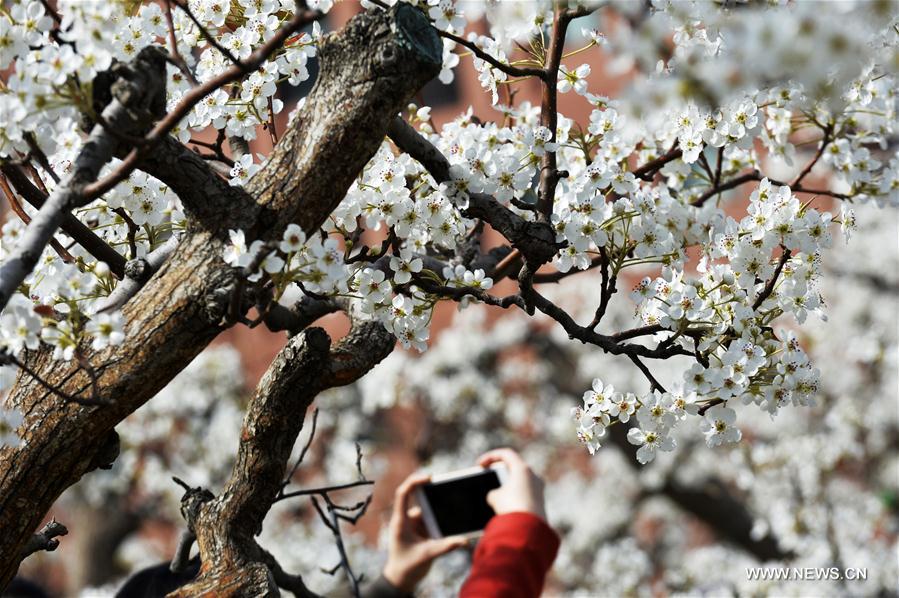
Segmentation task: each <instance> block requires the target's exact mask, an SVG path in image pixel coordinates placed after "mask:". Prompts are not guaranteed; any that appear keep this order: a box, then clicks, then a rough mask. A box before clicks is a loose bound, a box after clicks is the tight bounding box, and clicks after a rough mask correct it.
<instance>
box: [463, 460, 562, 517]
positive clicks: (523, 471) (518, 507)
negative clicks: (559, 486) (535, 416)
mask: <svg viewBox="0 0 899 598" xmlns="http://www.w3.org/2000/svg"><path fill="white" fill-rule="evenodd" d="M493 463H502V464H503V465H505V466H506V481H505V482H504V483H503V485H502V486H500V487H499V488H497V489H495V490H491V491H490V492H488V493H487V502H488V503H489V504H490V506H491V507H493V510H494V512H495V513H496V514H497V515H502V514H503V513H521V512H525V513H532V514H534V515H537V516H538V517H540V518H541V519H543V520H544V521H546V507H545V506H544V502H543V480H541V479H540V477H539V476H538V475H537V474H535V473H534V472H533V471H531V468H530V467H528V464H527V463H525V462H524V460H523V459H522V458H521V455H519V454H518V453H516V452H515V451H513V450H512V449H510V448H500V449H494V450H492V451H489V452H486V453H484V454H483V455H481V457H480V458H479V459H478V465H480V466H481V467H489V466H490V465H492V464H493Z"/></svg>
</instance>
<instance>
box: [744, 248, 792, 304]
mask: <svg viewBox="0 0 899 598" xmlns="http://www.w3.org/2000/svg"><path fill="white" fill-rule="evenodd" d="M780 248H781V249H782V250H783V253H781V254H780V261H778V262H777V267H776V268H775V269H774V274H772V275H771V278H770V279H768V282H767V284H765V288H763V289H762V292H761V293H759V295H758V297H756V298H755V301H753V302H752V309H753V311H754V310H757V309H758V308H759V307H761V305H762V303H764V302H765V299H767V298H768V297H770V296H771V293H773V292H774V285H776V284H777V279H778V278H779V277H780V273H781V272H782V271H783V269H784V264H786V263H787V261H788V260H789V259H790V250H789V249H787V248H786V247H784V246H783V245H781V246H780Z"/></svg>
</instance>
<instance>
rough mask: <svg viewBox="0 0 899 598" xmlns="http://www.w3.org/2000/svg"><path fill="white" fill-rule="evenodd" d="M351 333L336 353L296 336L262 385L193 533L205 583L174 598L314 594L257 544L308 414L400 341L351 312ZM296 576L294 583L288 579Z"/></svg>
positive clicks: (313, 336) (324, 342)
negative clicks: (222, 480)
mask: <svg viewBox="0 0 899 598" xmlns="http://www.w3.org/2000/svg"><path fill="white" fill-rule="evenodd" d="M348 313H349V314H350V316H351V320H352V322H353V325H352V328H351V330H350V332H349V334H348V335H347V336H346V337H344V338H343V339H341V340H340V342H339V343H337V345H335V346H334V347H333V348H331V346H330V339H329V338H328V335H327V334H326V333H325V332H324V331H323V330H322V329H320V328H310V329H308V330H306V331H304V332H303V333H301V334H298V335H296V336H294V337H292V338H291V339H290V340H289V341H288V343H287V345H286V346H285V347H284V348H283V349H282V350H281V352H280V353H279V354H278V355H277V357H275V360H274V361H273V362H272V364H271V366H269V369H268V370H267V371H266V373H265V375H264V376H263V377H262V380H260V382H259V385H258V386H257V388H256V392H255V393H254V395H253V398H252V400H251V401H250V405H249V407H248V409H247V415H246V417H245V419H244V426H243V430H242V432H241V438H240V447H239V449H238V452H237V462H236V463H235V465H234V468H233V469H232V473H231V477H230V479H229V480H228V483H227V484H226V486H225V488H224V490H223V491H222V493H221V494H220V495H219V496H218V497H217V498H215V499H214V500H210V501H209V502H206V503H204V504H203V506H202V507H201V508H200V510H199V514H198V515H197V517H196V520H195V521H194V522H193V524H192V527H193V530H194V532H195V533H196V536H197V542H198V544H199V547H200V558H201V560H202V563H203V565H202V568H201V570H200V576H199V577H198V579H197V580H196V581H195V582H193V583H191V584H190V585H188V586H185V587H183V588H181V589H180V590H179V591H178V592H175V593H174V594H172V595H173V596H179V597H185V598H186V597H187V596H203V595H213V594H214V595H216V596H271V595H277V594H278V586H279V585H281V586H288V587H289V589H291V590H292V591H294V592H295V593H298V594H300V595H304V594H305V595H311V594H310V593H309V592H308V590H305V586H304V585H303V584H302V581H301V580H300V579H299V578H298V577H296V576H283V572H280V571H279V570H278V569H277V568H276V567H273V566H272V564H271V561H270V557H268V556H267V555H266V554H265V552H264V551H263V550H262V549H261V548H260V547H259V545H258V544H257V543H256V541H255V539H254V536H256V535H257V534H258V533H259V532H260V531H261V529H262V522H263V520H264V519H265V516H266V514H267V513H268V511H269V509H270V508H271V505H272V502H273V501H274V500H275V497H276V496H277V494H278V492H279V491H280V490H281V488H282V482H283V480H284V477H285V472H286V470H287V462H288V459H289V458H290V452H291V449H292V448H293V445H294V443H295V441H296V438H297V436H298V435H299V433H300V431H301V430H302V428H303V421H304V416H305V413H306V410H307V408H308V407H309V405H310V404H311V403H312V401H313V399H314V398H315V397H316V395H318V394H319V393H320V392H321V391H323V390H325V389H327V388H332V387H335V386H342V385H346V384H350V383H352V382H354V381H356V380H358V379H359V378H360V377H361V376H362V375H364V374H365V373H366V372H368V371H369V370H371V369H372V368H373V367H374V366H375V365H376V364H377V363H379V362H380V361H381V360H382V359H384V358H385V357H386V356H387V355H388V354H389V353H390V351H392V350H393V347H394V345H395V343H396V339H395V338H394V337H393V335H391V334H390V333H389V332H388V331H387V330H386V329H385V328H384V326H383V325H382V324H381V323H380V322H378V321H375V320H372V319H370V318H368V317H366V316H365V315H364V314H361V313H359V312H358V311H354V310H352V309H350V310H348ZM282 577H287V578H288V583H284V582H283V581H281V578H282Z"/></svg>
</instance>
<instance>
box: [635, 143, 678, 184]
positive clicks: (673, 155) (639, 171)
mask: <svg viewBox="0 0 899 598" xmlns="http://www.w3.org/2000/svg"><path fill="white" fill-rule="evenodd" d="M682 155H683V150H681V149H680V148H679V147H677V145H676V144H675V146H674V147H673V148H671V149H670V150H668V151H667V152H665V153H664V154H663V155H661V156H659V157H658V158H656V159H654V160H650V161H649V162H647V163H646V164H644V165H643V166H640V167H639V168H636V169H634V171H633V175H634V176H635V177H637V178H638V179H643V180H644V181H648V180H650V179H652V177H653V176H655V173H656V172H657V171H659V170H661V168H662V167H663V166H665V165H666V164H668V163H669V162H671V161H673V160H677V159H678V158H680V157H681V156H682Z"/></svg>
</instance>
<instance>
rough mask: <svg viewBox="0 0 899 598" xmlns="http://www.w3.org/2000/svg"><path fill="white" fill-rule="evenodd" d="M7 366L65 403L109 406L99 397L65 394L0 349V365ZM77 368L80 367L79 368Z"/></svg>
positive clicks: (107, 402) (10, 354)
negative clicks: (18, 369) (26, 376)
mask: <svg viewBox="0 0 899 598" xmlns="http://www.w3.org/2000/svg"><path fill="white" fill-rule="evenodd" d="M7 364H11V365H15V366H17V367H19V368H21V369H22V371H24V372H25V373H26V374H28V375H29V376H31V377H32V378H33V379H34V380H35V381H36V382H37V383H38V384H40V385H41V386H43V387H44V388H45V389H46V390H49V391H50V392H52V393H53V394H55V395H58V396H59V397H60V398H62V400H63V401H65V402H67V403H76V404H78V405H82V406H85V407H97V406H105V405H110V404H111V403H110V402H109V401H107V400H105V399H102V398H99V397H98V398H96V399H85V398H82V397H78V396H75V395H70V394H68V393H67V392H65V391H64V390H62V389H61V388H59V387H57V386H54V385H53V384H50V383H49V382H47V381H46V380H44V379H43V378H41V376H40V375H38V373H37V372H35V371H34V370H33V369H31V368H30V367H28V365H26V364H25V363H24V362H23V361H21V360H20V359H19V358H17V357H16V356H15V355H13V354H12V353H9V352H8V351H6V349H0V365H7ZM79 367H81V366H79Z"/></svg>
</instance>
